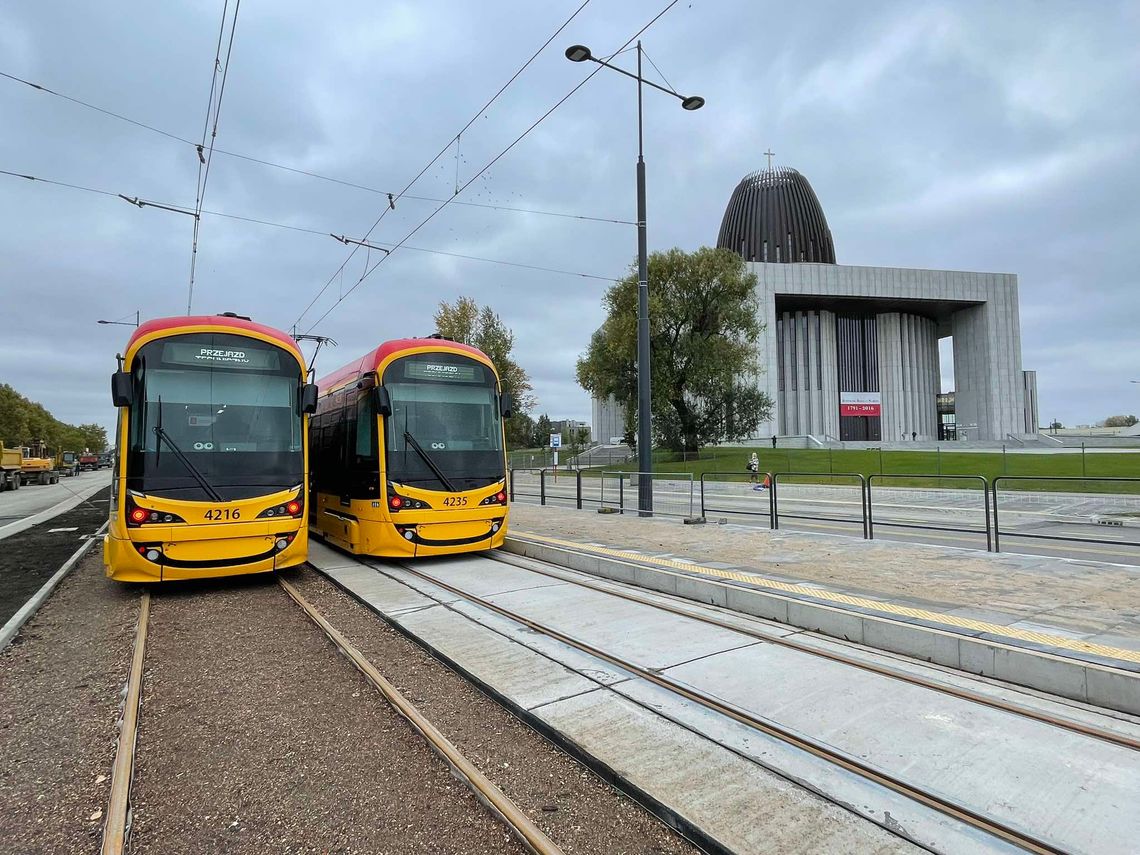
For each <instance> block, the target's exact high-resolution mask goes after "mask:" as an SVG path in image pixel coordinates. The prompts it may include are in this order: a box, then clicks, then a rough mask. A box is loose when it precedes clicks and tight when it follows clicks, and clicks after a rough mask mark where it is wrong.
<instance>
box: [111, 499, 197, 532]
mask: <svg viewBox="0 0 1140 855" xmlns="http://www.w3.org/2000/svg"><path fill="white" fill-rule="evenodd" d="M124 511H125V512H126V515H127V526H128V527H130V528H138V527H139V526H142V525H154V524H156V523H162V524H164V525H169V524H172V523H184V522H186V520H184V519H182V517H180V516H178V514H172V513H169V512H167V511H159V510H153V509H151V508H140V507H139V506H138V505H136V504H135V501H134V499H133V498H132V497H131V496H127V504H126V507H125V508H124Z"/></svg>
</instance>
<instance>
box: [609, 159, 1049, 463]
mask: <svg viewBox="0 0 1140 855" xmlns="http://www.w3.org/2000/svg"><path fill="white" fill-rule="evenodd" d="M717 246H718V247H723V248H726V249H731V250H733V251H734V252H737V253H739V254H740V255H741V256H743V258H744V260H745V261H746V262H748V267H749V269H750V271H751V272H752V273H754V274H755V275H756V278H757V286H756V291H757V297H758V298H759V302H760V310H759V316H760V317H759V319H760V322H761V323H762V324H763V327H764V329H763V331H762V333H761V335H760V341H759V347H760V358H761V362H762V365H763V368H764V373H762V374H761V375H760V376H759V378H758V383H759V385H760V388H761V389H762V390H763V391H764V392H765V393H767V395H768V396H769V397H770V398H771V399H772V402H773V405H774V406H773V408H772V418H771V419H770V420H769V421H767V422H764V423H763V424H761V425H760V427H759V429H758V431H757V432H756V433H755V434H753V436H752V438H753V439H761V438H766V437H771V436H802V435H806V434H811V435H813V436H815V437H817V438H818V439H821V440H827V439H832V440H834V439H838V440H844V441H847V440H871V441H891V440H903V439H906V440H908V441H909V440H911V439H912V438H914V439H921V440H932V439H952V438H958V439H967V438H968V439H971V440H1004V439H1005V438H1006V436H1007V435H1010V434H1012V435H1016V436H1025V435H1032V434H1036V433H1037V425H1038V417H1037V375H1036V372H1034V371H1023V370H1022V367H1021V326H1020V319H1019V316H1018V299H1017V276H1016V275H1015V274H1012V273H972V272H966V271H954V270H925V269H916V268H897V267H853V266H848V265H840V264H837V263H836V255H835V244H834V241H833V239H832V236H831V229H830V228H829V227H828V225H827V218H826V217H825V216H824V213H823V208H822V206H821V205H820V203H819V199H818V198H817V197H816V195H815V191H814V190H812V187H811V185H810V184H809V183H808V181H807V179H806V178H805V177H804V176H803V175H801V174H800V173H799V172H797V171H796V170H795V169H787V168H778V169H765V170H761V171H759V172H753V173H751V174H750V175H746V176H745V177H744V178H743V179H742V180H741V181H740V183H739V184H738V185H737V187H736V189H735V190H734V191H733V193H732V196H731V198H730V199H729V202H728V207H727V208H726V210H725V212H724V217H723V219H722V221H721V226H720V233H719V236H718V239H717ZM652 287H653V283H652V282H650V288H652ZM947 337H949V338H952V339H953V348H954V351H953V352H954V382H955V387H956V388H955V390H954V392H953V394H952V397H951V399H950V400H949V402H947V401H946V400H943V401H942V402H941V404H940V401H939V395H940V390H941V372H940V365H939V362H940V357H939V347H938V343H939V340H940V339H943V338H947ZM947 404H949V410H948V411H947V410H946V406H947ZM593 405H594V410H593V422H594V435H595V437H597V438H599V439H600V440H602V441H604V440H605V439H606V438H608V437H609V436H620V435H621V434H623V433H624V432H625V421H624V412H623V411H622V408H621V407H620V406H619V405H618V404H617V402H616V401H614V400H613V398H610V399H609V400H608V401H599V400H595V401H594V402H593Z"/></svg>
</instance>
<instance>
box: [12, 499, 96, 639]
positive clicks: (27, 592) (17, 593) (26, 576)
mask: <svg viewBox="0 0 1140 855" xmlns="http://www.w3.org/2000/svg"><path fill="white" fill-rule="evenodd" d="M21 489H27V490H34V489H36V488H35V487H24V488H21ZM110 494H111V488H110V487H107V488H106V489H104V490H100V491H99V492H98V493H96V494H95V495H94V496H92V497H91V498H90V499H88V500H87V501H86V502H84V503H82V504H80V505H79V506H78V507H75V508H73V509H72V510H70V511H66V512H64V513H62V514H60V515H59V516H57V517H53V518H52V519H50V520H45V521H44V522H42V523H40V524H39V525H36V526H32V527H31V528H29V529H27V530H25V531H21V532H19V533H18V534H14V535H12V536H11V537H6V538H4V539H3V540H0V626H2V625H3V624H4V622H5V621H6V620H8V618H10V617H11V616H12V615H14V614H15V613H16V612H17V611H19V610H20V606H22V605H23V604H24V603H26V602H27V601H28V598H29V597H31V596H32V594H34V593H35V592H36V591H38V590H39V589H40V586H41V585H43V583H44V582H46V581H47V580H48V579H49V578H50V577H51V575H52V574H53V573H55V571H56V570H58V569H59V567H60V565H61V564H63V562H64V561H66V560H67V559H68V557H70V556H71V554H72V553H73V552H75V550H76V549H78V548H79V547H80V546H81V545H82V543H83V542H82V541H81V540H80V539H79V536H80V535H83V534H91V533H93V532H95V531H97V530H98V529H99V527H100V526H101V525H103V523H105V522H106V521H107V500H108V498H109V496H110ZM73 526H74V527H77V528H78V531H62V532H55V533H54V534H53V533H49V530H50V529H53V528H71V527H73ZM92 549H93V551H94V553H95V554H96V555H97V554H98V550H99V547H98V546H95V547H93V548H92Z"/></svg>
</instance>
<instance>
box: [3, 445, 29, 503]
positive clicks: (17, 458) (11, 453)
mask: <svg viewBox="0 0 1140 855" xmlns="http://www.w3.org/2000/svg"><path fill="white" fill-rule="evenodd" d="M23 467H24V455H23V453H22V452H21V451H20V449H18V448H5V447H4V443H2V442H0V492H3V491H4V490H19V489H20V473H21V472H22V470H23Z"/></svg>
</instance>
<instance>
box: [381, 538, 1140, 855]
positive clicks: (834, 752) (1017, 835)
mask: <svg viewBox="0 0 1140 855" xmlns="http://www.w3.org/2000/svg"><path fill="white" fill-rule="evenodd" d="M484 557H486V556H484ZM488 560H490V559H488ZM505 563H511V564H513V563H514V562H505ZM371 566H373V567H374V569H377V570H378V572H380V573H381V574H383V575H387V576H388V577H389V578H391V579H393V580H395V581H398V582H402V583H403V584H405V585H406V584H407V580H406V579H401V578H399V576H397V575H393V574H391V573H388V572H386V571H385V569H384V567H383V565H379V566H378V565H377V564H376V563H372V565H371ZM397 566H398V567H399V568H400V570H401V571H402V572H404V573H407V574H409V575H411V576H413V577H415V578H417V579H419V580H420V581H422V582H425V583H427V584H429V585H432V586H435V587H437V588H439V589H441V590H443V591H446V592H448V593H449V594H452V595H454V596H456V597H458V598H460V600H462V601H464V602H466V603H468V604H470V605H474V606H477V607H479V608H481V609H485V610H487V611H489V612H491V613H494V614H496V615H499V616H500V617H503V618H506V619H508V620H510V621H512V622H514V623H516V624H519V625H521V626H523V627H525V628H527V629H528V630H530V631H532V632H535V633H538V634H541V635H543V636H546V637H547V638H550V639H553V640H555V641H558V642H560V643H562V644H565V645H567V646H569V647H571V648H573V649H575V650H577V651H579V652H581V653H584V654H586V655H588V656H591V657H594V658H596V659H598V660H600V661H602V662H605V663H607V664H609V665H611V666H614V667H616V668H619V669H622V670H623V671H625V672H627V673H629V674H632V675H635V676H636V677H639V678H641V679H643V680H645V681H646V682H648V683H651V684H653V685H654V686H657V687H658V688H661V689H664V690H666V691H667V692H669V693H671V694H673V695H675V696H677V697H678V698H681V699H684V700H685V701H688V702H691V703H693V704H697V705H699V706H700V707H702V708H704V709H706V710H709V711H712V712H715V713H718V714H720V715H722V716H724V717H726V718H728V719H731V720H733V721H735V722H737V723H739V724H742V725H744V726H746V727H748V728H751V729H753V730H755V731H758V732H760V733H763V734H765V735H766V736H769V737H772V738H774V739H776V740H779V741H780V742H782V743H784V744H785V745H788V746H791V747H793V748H795V749H799V750H801V751H803V752H806V753H807V754H809V755H812V756H813V757H816V758H818V759H820V760H823V761H825V762H826V763H828V764H831V765H832V766H835V767H838V768H840V769H842V770H844V771H846V772H850V773H852V774H854V775H857V776H858V777H860V778H862V779H864V780H866V781H868V782H871V783H873V784H875V785H878V786H881V787H883V788H885V789H886V790H889V791H892V792H893V793H895V794H897V795H899V796H902V797H904V798H907V799H910V800H912V801H914V802H915V803H917V804H920V805H922V806H924V807H926V808H929V809H931V810H933V811H936V812H937V813H938V814H941V815H943V816H945V817H947V818H949V819H951V820H954V821H956V822H958V823H961V824H962V825H964V826H966V827H969V828H971V829H974V830H976V831H980V832H982V833H984V834H986V835H989V836H991V837H993V838H995V839H996V840H999V841H1002V842H1004V843H1006V844H1010V845H1013V846H1015V847H1017V848H1019V849H1022V850H1024V851H1028V852H1034V853H1060V852H1064V851H1066V850H1065V849H1063V848H1060V847H1059V846H1057V845H1055V844H1054V843H1051V842H1050V841H1048V840H1046V839H1042V838H1040V837H1037V836H1035V835H1034V834H1032V833H1031V832H1029V831H1026V830H1023V829H1021V828H1017V827H1015V826H1013V825H1011V824H1009V823H1007V822H1004V821H1002V820H1000V819H998V818H995V817H993V816H990V815H988V814H987V813H985V812H984V811H983V810H977V809H974V808H972V807H970V806H969V805H967V804H964V803H962V802H961V801H960V800H955V799H954V798H951V797H946V796H943V795H941V794H939V793H937V792H934V791H932V790H931V789H929V788H926V787H923V786H922V785H920V784H916V783H912V782H910V781H907V780H905V779H904V778H903V777H901V776H899V775H895V774H892V773H891V772H888V771H886V770H884V769H880V768H876V767H875V766H874V765H872V764H871V763H870V762H865V761H864V760H862V759H860V758H859V757H856V756H853V755H851V754H849V753H846V752H844V751H842V750H840V749H838V748H835V747H833V746H831V745H829V744H827V743H825V742H823V741H821V740H819V739H815V738H812V737H810V736H808V735H806V734H804V733H801V732H798V731H795V730H793V729H792V728H790V727H787V726H784V725H781V724H780V723H778V722H775V721H773V720H770V719H767V718H764V717H762V716H760V715H757V714H756V713H753V712H752V711H750V710H747V709H744V708H742V707H740V706H738V705H736V704H733V703H731V702H729V701H727V700H724V699H722V698H719V697H716V696H714V695H712V694H710V693H707V692H704V691H701V690H700V689H697V688H695V687H693V686H691V685H688V684H686V683H682V682H680V681H678V680H675V679H672V678H671V677H669V676H667V675H666V674H664V673H661V671H660V670H659V669H654V668H649V667H646V666H644V665H642V664H640V663H638V662H634V661H632V660H631V659H629V658H627V657H625V656H623V655H621V654H620V653H618V652H615V651H613V650H607V649H602V648H601V647H599V646H597V645H594V644H591V643H589V642H586V641H584V640H582V639H580V638H576V637H574V636H573V635H571V634H569V633H567V632H563V631H561V630H559V629H557V628H555V627H553V626H550V625H548V624H546V623H543V622H541V621H538V620H534V619H532V618H530V617H528V616H526V615H524V614H521V613H519V612H516V611H514V610H512V609H510V608H506V607H504V606H501V605H499V604H497V603H495V602H492V601H490V600H488V599H487V598H485V597H481V596H479V595H477V594H473V593H471V592H469V591H466V590H464V589H463V588H461V587H459V586H457V585H454V584H451V583H449V582H447V581H445V580H443V579H441V578H439V577H437V576H434V575H432V574H430V573H427V572H424V571H423V570H422V569H420V568H419V567H417V566H412V565H410V564H409V563H408V562H397ZM520 566H521V567H522V569H524V570H528V571H532V572H538V571H534V568H533V567H532V566H530V565H529V564H528V565H525V566H524V565H520ZM540 575H546V576H548V577H551V578H556V579H558V580H559V581H562V582H565V583H569V584H581V585H583V586H584V587H587V588H592V589H594V590H596V591H599V592H601V593H604V594H610V595H615V596H622V598H624V599H628V600H630V601H633V602H638V603H641V604H643V605H650V606H654V607H657V606H658V605H659V604H657V603H654V602H652V601H647V600H643V599H642V598H640V597H637V596H632V595H631V596H623V595H621V594H617V593H615V592H614V591H613V590H612V589H610V588H607V587H604V586H594V585H593V584H590V583H584V582H582V581H581V580H578V579H571V578H565V577H563V576H562V575H561V574H558V573H545V574H542V573H540ZM421 593H423V592H422V591H421ZM428 596H429V597H430V596H431V595H430V594H428ZM433 599H434V597H433ZM440 602H441V604H442V601H440ZM445 606H446V607H447V608H453V604H445ZM664 610H665V611H669V612H671V613H673V614H677V615H680V616H683V617H686V618H697V619H699V617H698V616H697V615H693V614H691V613H690V612H689V610H687V609H683V608H673V607H671V606H668V607H665V609H664ZM706 622H708V623H712V624H713V625H716V626H719V627H721V628H725V629H729V630H731V631H733V632H742V631H743V630H742V628H741V627H740V626H739V625H737V624H733V623H729V622H727V621H723V622H722V621H718V620H716V619H712V620H709V621H706ZM745 634H750V633H745ZM750 635H751V634H750ZM755 637H757V639H758V640H763V641H766V642H774V641H775V642H778V641H779V639H772V638H771V637H770V636H766V635H763V634H762V633H759V634H756V635H755ZM789 646H790V645H789ZM794 649H798V648H794ZM803 652H807V653H812V654H813V655H814V654H816V653H817V652H818V651H816V650H813V649H811V648H805V649H804V651H803ZM825 658H831V657H825ZM833 661H837V662H839V663H840V664H845V665H846V664H851V665H863V664H865V663H861V662H857V661H851V660H850V657H843V656H840V658H839V659H833ZM864 670H870V671H872V672H873V673H881V675H882V676H887V677H895V676H897V674H896V673H894V672H893V671H891V669H879V668H878V667H876V668H870V669H864ZM883 672H885V673H883ZM907 676H910V675H907ZM907 682H910V681H909V680H908V681H907ZM917 685H919V686H924V687H925V688H930V689H934V690H939V691H940V690H941V689H942V688H943V686H942V685H941V684H937V683H934V684H932V685H930V686H925V681H919V682H918V683H917ZM949 694H953V695H954V696H955V697H958V698H959V699H962V700H967V701H974V693H971V692H966V693H965V694H964V695H959V694H956V692H951V693H949ZM986 700H991V699H986ZM986 705H987V706H991V707H993V708H995V709H999V710H1002V711H1004V712H1011V713H1015V714H1020V713H1022V712H1024V711H1025V710H1023V709H1021V708H1020V707H1017V706H1016V705H1005V704H1004V702H1002V703H1001V704H1000V705H995V704H986ZM1007 706H1008V708H1006V707H1007ZM1032 712H1035V711H1032ZM1029 717H1030V718H1033V719H1035V720H1037V721H1039V722H1041V723H1044V724H1049V725H1051V726H1054V727H1059V728H1062V729H1066V730H1070V731H1072V732H1074V733H1077V734H1080V735H1082V736H1091V737H1093V738H1097V739H1104V740H1105V741H1107V742H1110V743H1112V744H1114V745H1118V746H1121V747H1126V748H1129V749H1135V748H1136V745H1135V741H1134V740H1131V739H1129V738H1128V737H1123V736H1120V735H1119V734H1112V733H1110V732H1107V731H1102V730H1099V729H1095V728H1094V729H1092V730H1093V732H1092V733H1088V732H1086V728H1085V726H1084V725H1081V724H1080V723H1076V722H1071V721H1068V720H1065V719H1056V720H1054V719H1053V717H1049V716H1044V717H1041V716H1038V715H1032V716H1029ZM1073 724H1076V725H1078V726H1077V727H1070V726H1069V725H1073ZM1106 737H1107V738H1106ZM1117 737H1120V738H1117ZM756 762H758V763H760V765H765V767H766V768H768V769H769V770H770V771H772V772H774V773H776V774H782V773H781V770H780V769H779V768H778V767H774V766H767V765H766V764H765V763H764V762H763V761H759V760H757V761H756ZM797 783H800V784H801V785H804V786H806V787H807V788H808V789H811V790H812V791H814V792H816V793H817V795H819V796H821V797H823V798H825V799H828V800H829V801H830V800H833V799H832V797H830V796H829V794H828V793H827V792H826V791H823V790H820V789H817V788H815V787H813V786H811V785H809V784H805V783H804V782H802V781H797ZM836 803H837V804H840V805H841V806H845V805H843V804H842V802H836ZM872 821H876V820H872ZM884 827H888V826H884ZM888 830H894V829H890V828H889V827H888ZM896 833H897V831H896ZM914 842H917V841H914Z"/></svg>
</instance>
